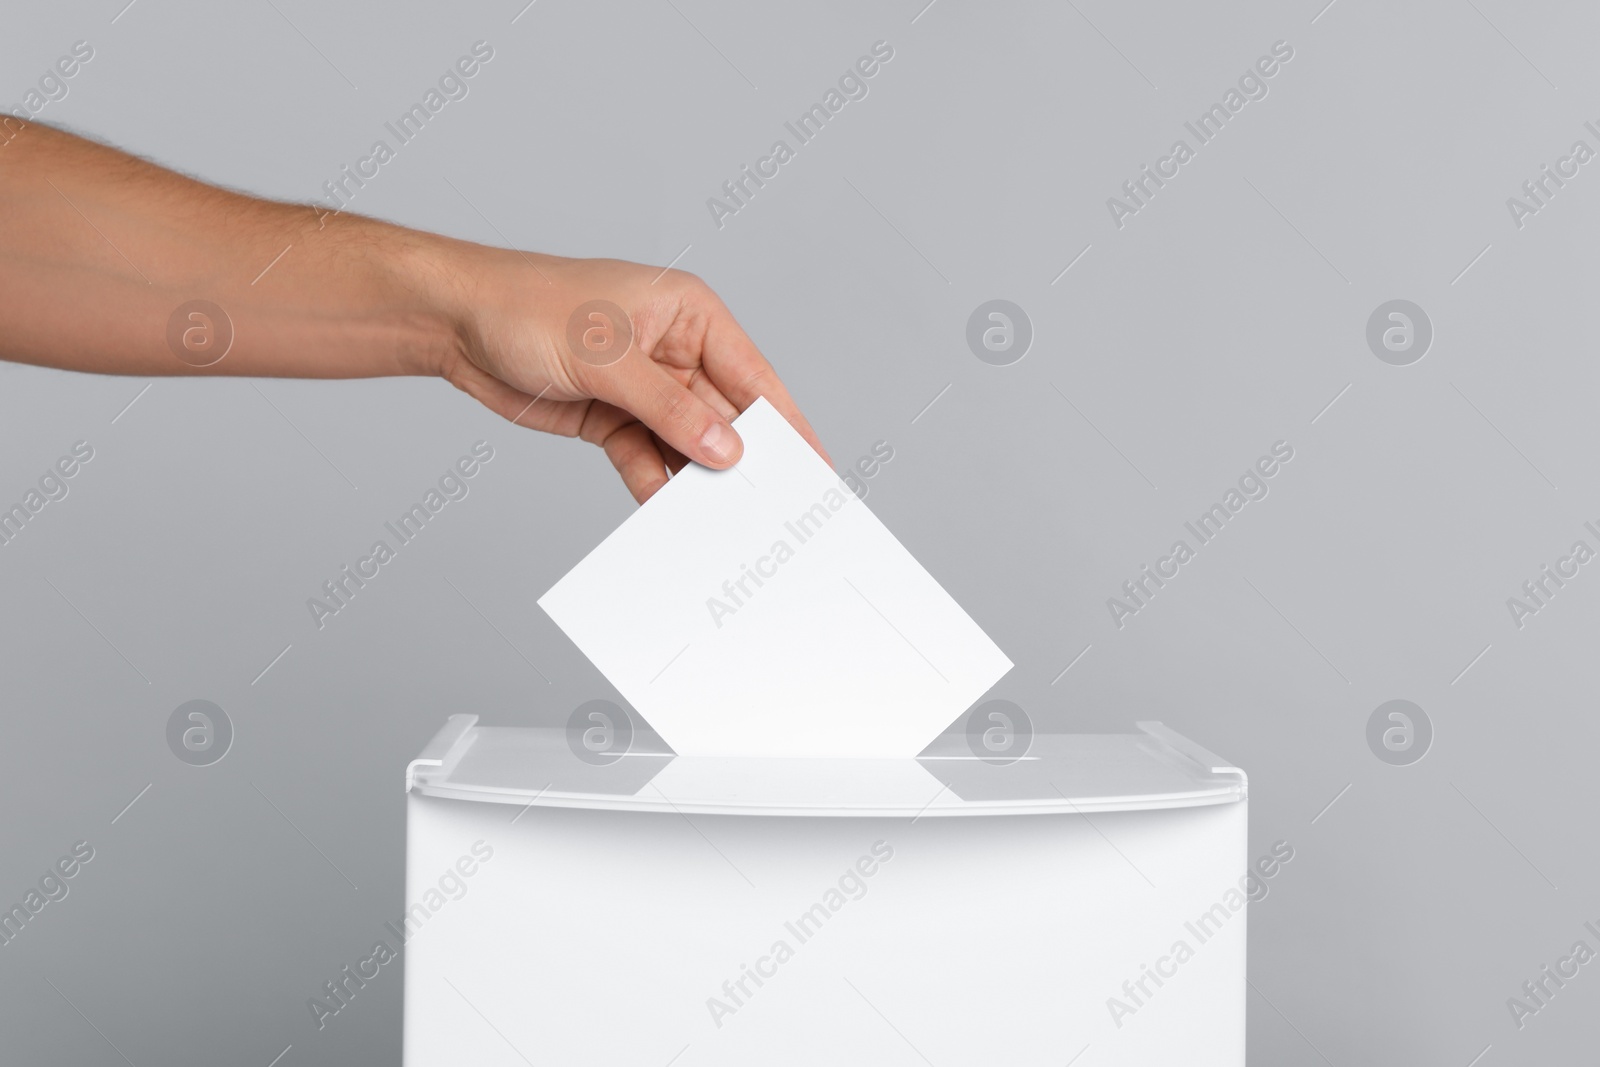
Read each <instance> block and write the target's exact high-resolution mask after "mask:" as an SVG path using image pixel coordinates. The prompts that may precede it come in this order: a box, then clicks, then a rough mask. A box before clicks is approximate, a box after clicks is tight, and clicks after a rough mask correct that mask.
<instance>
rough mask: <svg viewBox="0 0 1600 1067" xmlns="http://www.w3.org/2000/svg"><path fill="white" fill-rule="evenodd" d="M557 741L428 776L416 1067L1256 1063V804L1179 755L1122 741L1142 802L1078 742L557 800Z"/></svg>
mask: <svg viewBox="0 0 1600 1067" xmlns="http://www.w3.org/2000/svg"><path fill="white" fill-rule="evenodd" d="M459 718H465V717H459ZM458 725H459V724H458ZM540 733H553V732H548V731H545V732H541V731H531V730H530V731H479V730H478V729H477V728H476V727H470V726H469V727H468V728H465V729H464V730H462V731H459V732H458V733H457V734H454V735H451V736H446V735H447V734H450V731H448V730H447V731H446V732H445V733H442V734H441V738H442V740H440V741H438V742H436V752H435V754H434V758H432V759H426V760H424V761H419V764H420V766H419V767H418V769H417V770H416V773H415V776H414V777H415V779H416V781H417V786H416V787H415V788H413V789H412V790H411V792H410V794H409V796H408V800H407V804H408V808H407V858H406V867H407V874H406V882H407V886H406V890H407V892H406V899H407V903H408V906H411V905H420V908H419V907H413V909H412V911H411V922H410V925H409V926H408V928H407V929H408V935H409V939H408V940H407V942H406V944H405V949H404V956H405V972H406V973H405V1036H404V1052H405V1063H406V1065H407V1067H457V1065H460V1064H473V1065H479V1067H492V1065H500V1064H505V1065H508V1067H509V1065H516V1064H526V1063H535V1064H545V1063H559V1064H618V1065H624V1064H627V1065H633V1064H644V1065H651V1064H659V1065H661V1067H666V1065H668V1064H679V1065H683V1067H688V1065H735V1064H737V1065H740V1067H748V1065H751V1064H763V1065H773V1067H779V1065H795V1067H800V1065H804V1067H817V1065H819V1064H829V1065H841V1067H849V1065H858V1064H859V1065H868V1064H870V1065H873V1067H885V1065H897V1064H905V1065H907V1067H912V1065H921V1067H926V1065H927V1064H929V1063H932V1064H935V1065H938V1067H947V1065H959V1064H974V1065H978V1064H982V1065H986V1067H987V1065H1003V1067H1022V1065H1028V1064H1039V1065H1041V1067H1042V1065H1046V1064H1053V1065H1057V1067H1059V1065H1061V1064H1065V1063H1067V1062H1068V1061H1069V1060H1071V1059H1072V1058H1073V1057H1074V1056H1076V1055H1078V1054H1079V1053H1080V1052H1081V1053H1082V1055H1083V1058H1082V1059H1081V1060H1079V1061H1078V1063H1079V1064H1080V1067H1113V1065H1163V1067H1171V1065H1175V1064H1184V1065H1186V1067H1213V1065H1215V1067H1224V1065H1226V1067H1239V1065H1242V1064H1243V1063H1244V1055H1245V1053H1244V1048H1245V988H1246V985H1245V943H1246V938H1245V931H1246V913H1245V912H1246V909H1245V907H1244V906H1243V901H1242V898H1241V895H1240V893H1239V889H1240V885H1241V878H1242V876H1243V875H1244V874H1245V872H1246V870H1247V866H1248V858H1247V856H1246V818H1247V816H1246V801H1245V799H1244V784H1243V776H1242V775H1241V774H1239V773H1238V772H1236V771H1233V770H1232V769H1231V768H1227V767H1226V766H1225V765H1221V763H1220V761H1217V760H1215V758H1214V757H1210V754H1209V753H1205V752H1204V750H1201V749H1197V748H1194V747H1193V746H1189V747H1188V749H1187V754H1179V753H1175V752H1173V751H1171V750H1170V749H1169V748H1168V747H1167V745H1166V742H1172V741H1173V739H1174V738H1176V735H1171V734H1170V732H1168V733H1167V734H1166V735H1165V739H1164V741H1157V740H1153V739H1152V738H1150V737H1149V736H1148V735H1145V736H1143V737H1141V735H1115V736H1116V738H1117V739H1118V740H1119V741H1120V742H1126V743H1128V744H1127V746H1125V747H1129V746H1131V750H1133V751H1134V758H1135V759H1136V760H1137V759H1144V758H1145V757H1146V755H1148V754H1150V753H1154V755H1153V756H1152V757H1151V758H1153V759H1156V760H1157V761H1158V762H1160V763H1161V765H1160V766H1157V767H1156V768H1155V772H1154V775H1153V776H1152V774H1150V773H1146V772H1148V771H1150V768H1139V767H1129V768H1124V770H1126V771H1127V772H1128V773H1127V774H1126V775H1124V777H1128V778H1130V779H1131V780H1132V784H1135V785H1139V784H1141V783H1142V784H1144V785H1148V786H1152V787H1154V788H1153V790H1152V791H1149V792H1144V793H1140V792H1137V791H1122V792H1110V791H1108V790H1107V789H1105V788H1104V784H1105V782H1106V781H1107V780H1108V773H1109V775H1110V777H1111V778H1114V777H1115V776H1116V774H1117V773H1118V771H1117V768H1111V769H1110V771H1109V772H1108V771H1107V769H1106V768H1104V767H1100V766H1091V764H1095V763H1097V762H1100V760H1099V758H1098V757H1096V756H1095V754H1094V753H1095V751H1098V750H1092V751H1089V752H1088V753H1087V757H1088V758H1086V755H1085V752H1084V751H1083V750H1082V749H1081V746H1077V745H1075V744H1074V742H1073V740H1072V739H1068V740H1066V741H1064V742H1062V743H1061V744H1058V745H1057V746H1056V748H1055V752H1056V755H1055V757H1054V758H1052V757H1050V756H1048V755H1047V756H1046V757H1044V758H1041V759H1039V760H1035V761H1033V762H1032V763H1031V764H1030V765H1023V764H1017V765H1016V766H1015V767H1014V768H1011V767H997V766H993V765H990V764H983V763H976V762H968V763H961V762H960V761H959V760H958V759H950V760H945V761H941V760H921V761H810V760H793V761H783V760H779V761H752V762H753V763H754V764H757V766H753V767H739V766H736V765H735V764H736V763H737V761H733V762H732V763H728V762H724V763H723V764H721V765H710V764H706V763H705V761H703V760H702V761H689V760H671V759H670V758H667V757H663V756H660V755H645V756H642V757H639V758H638V759H635V758H634V757H633V756H630V757H628V758H629V759H630V760H634V762H633V764H632V765H631V766H632V768H633V770H634V772H636V773H634V774H633V775H632V777H629V776H628V774H627V773H625V770H626V769H625V768H616V767H613V768H603V769H601V770H600V771H596V772H595V773H596V774H602V775H609V776H610V777H609V780H608V782H605V783H601V784H600V785H599V786H597V785H596V783H595V782H592V781H591V782H584V781H581V780H580V781H579V782H578V783H577V784H578V785H579V786H581V787H582V788H573V787H572V783H571V782H568V783H562V782H557V781H547V782H546V783H545V784H544V785H542V786H541V785H532V784H531V783H532V782H533V781H534V780H536V779H538V778H540V777H545V778H551V777H552V773H553V772H551V771H550V770H549V767H548V764H543V763H541V760H543V759H544V758H545V756H547V755H548V754H549V753H550V752H553V751H558V750H560V749H561V748H564V746H561V745H560V742H559V734H557V740H556V741H554V742H551V741H550V739H549V738H544V739H542V740H540V739H537V738H534V737H532V736H531V735H536V734H540ZM480 735H482V736H480ZM520 735H529V736H520ZM1059 740H1061V739H1058V741H1059ZM1077 740H1083V739H1077ZM1042 741H1043V739H1041V742H1042ZM1176 742H1177V743H1180V744H1187V743H1186V742H1182V739H1181V738H1177V739H1176ZM475 747H476V748H477V751H476V752H474V748H475ZM1044 747H1046V748H1048V747H1049V746H1048V745H1045V746H1044ZM1196 753H1198V754H1199V755H1198V756H1194V754H1196ZM568 758H569V759H572V757H570V756H569V757H568ZM475 760H476V764H477V766H476V769H475V770H474V767H473V764H474V761H475ZM1185 760H1187V761H1189V763H1190V766H1187V767H1185V766H1182V764H1183V763H1184V761H1185ZM1162 761H1164V762H1162ZM573 762H574V763H576V760H573ZM891 762H893V763H896V764H900V766H889V765H888V764H889V763H891ZM1112 762H1115V760H1112ZM841 764H843V765H844V766H842V767H841V766H840V765H841ZM1168 764H1170V766H1168ZM1207 764H1211V765H1209V766H1208V765H1207ZM414 766H416V765H414ZM571 769H572V768H566V770H568V771H570V770H571ZM1169 770H1176V771H1179V772H1188V773H1190V774H1191V777H1192V778H1193V779H1194V782H1195V783H1197V788H1195V789H1189V790H1181V789H1180V790H1174V789H1171V788H1169V787H1170V786H1171V785H1172V782H1171V781H1170V778H1171V777H1172V776H1171V775H1168V776H1167V778H1166V779H1163V778H1162V776H1163V775H1166V774H1167V771H1169ZM561 771H562V768H560V767H557V769H556V772H554V777H559V776H560V772H561ZM590 771H591V769H588V768H585V769H583V770H582V771H581V772H580V773H579V778H580V779H581V778H582V777H583V775H586V774H589V773H590ZM640 771H642V772H643V774H642V776H643V777H645V778H647V780H645V781H643V782H638V783H637V789H636V790H635V785H636V780H637V779H638V778H639V777H641V774H640V773H637V772H640ZM1141 775H1142V776H1143V778H1141ZM1041 776H1043V777H1041ZM430 779H431V781H430ZM1041 781H1042V782H1044V784H1045V785H1048V786H1049V789H1048V793H1051V794H1054V795H1053V796H1050V795H1043V794H1045V793H1046V792H1047V791H1046V790H1045V789H1043V788H1041V787H1040V783H1041ZM1055 782H1059V784H1052V783H1055ZM1013 783H1015V784H1016V788H1010V787H1011V785H1012V784H1013ZM1074 784H1082V785H1084V786H1087V787H1094V788H1085V789H1076V790H1075V789H1073V788H1071V787H1072V785H1074ZM996 786H998V788H995V787H996ZM541 790H542V792H541ZM1230 790H1231V792H1230ZM808 791H814V792H815V794H816V796H815V797H814V798H813V800H811V801H808V800H807V799H806V797H807V793H808ZM958 792H959V793H963V794H965V795H964V796H962V795H958ZM1013 794H1026V795H1013ZM469 796H470V797H474V798H475V799H464V798H465V797H469ZM808 805H812V806H808ZM1074 809H1076V810H1074ZM807 811H810V812H813V813H812V814H805V812H807ZM815 812H827V813H826V814H816V813H815ZM1235 900H1238V901H1239V906H1238V907H1236V908H1235V907H1232V906H1231V904H1232V902H1233V901H1235ZM1179 946H1186V948H1180V947H1179ZM1152 971H1154V972H1155V976H1152V973H1151V972H1152ZM1158 979H1159V980H1158ZM1119 1005H1120V1006H1119ZM1086 1048H1087V1049H1088V1051H1084V1050H1085V1049H1086Z"/></svg>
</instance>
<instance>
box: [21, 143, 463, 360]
mask: <svg viewBox="0 0 1600 1067" xmlns="http://www.w3.org/2000/svg"><path fill="white" fill-rule="evenodd" d="M319 216H322V217H319ZM467 247H472V246H465V245H460V244H459V243H457V242H452V241H449V240H447V239H444V238H439V237H434V236H431V235H427V234H421V233H417V232H415V231H410V230H406V229H403V228H401V227H397V226H391V225H388V224H386V223H382V222H377V221H375V220H371V219H365V218H361V217H357V216H328V215H326V213H320V212H318V211H316V210H314V209H313V208H311V207H308V206H304V205H293V204H282V203H274V202H270V201H264V200H258V199H255V198H253V197H249V196H244V195H241V194H238V193H232V192H228V191H226V190H222V189H218V188H215V187H213V186H209V185H205V184H203V183H200V182H196V181H193V180H191V179H189V178H185V177H183V176H181V175H178V174H174V173H173V172H171V171H168V170H164V169H163V168H161V167H158V166H155V165H153V164H150V163H146V162H144V161H142V160H138V159H135V158H133V157H130V156H128V155H125V154H124V153H122V152H118V151H116V150H115V149H111V148H106V147H104V146H101V145H98V144H94V143H91V142H88V141H85V140H83V139H81V138H77V137H73V136H71V135H69V134H65V133H61V132H59V131H57V130H53V129H50V128H48V127H43V126H39V125H37V124H30V125H29V126H28V127H27V128H26V129H24V130H23V131H21V132H20V133H18V134H17V135H16V136H15V137H14V138H13V139H12V140H11V141H9V142H8V143H6V144H5V145H4V146H3V147H0V294H3V296H4V308H5V311H4V319H3V325H0V358H5V359H10V360H17V361H21V362H27V363H37V364H43V365H48V366H56V367H70V368H74V369H79V370H87V371H97V372H102V373H111V374H140V375H154V374H180V373H182V374H193V373H196V372H197V371H196V368H197V367H200V366H203V365H204V369H203V370H200V371H199V373H216V374H235V375H260V376H296V377H319V378H347V377H367V376H374V375H388V374H434V373H439V372H440V369H441V367H444V366H447V365H448V361H449V359H450V358H451V357H452V356H453V354H454V353H455V352H456V351H457V350H458V349H459V346H460V344H461V338H460V336H459V334H460V330H461V327H460V324H459V322H460V320H459V316H458V315H457V314H456V310H455V308H456V305H457V304H458V302H459V301H458V299H457V298H456V297H455V296H454V295H452V294H453V293H454V292H455V290H456V287H457V282H456V279H455V278H453V277H452V274H453V273H454V272H453V270H452V268H451V266H450V263H451V261H452V259H453V258H454V256H455V254H456V253H457V252H459V250H460V249H461V248H467ZM286 250H287V251H286ZM195 301H205V302H209V303H210V304H212V305H215V306H216V307H219V308H221V309H222V312H223V315H224V316H225V320H224V321H220V322H212V321H210V320H211V318H212V317H213V316H211V315H208V314H207V313H206V311H205V310H204V308H203V307H202V308H201V310H200V311H199V313H198V315H191V314H189V311H190V310H192V309H185V310H184V311H182V312H180V309H181V308H184V306H185V305H189V304H191V302H195ZM208 331H209V332H208ZM229 332H231V343H230V345H229V347H228V349H227V352H226V356H225V358H221V359H220V360H218V361H217V362H214V363H213V362H210V360H211V358H212V356H213V355H216V354H218V348H217V347H216V346H218V345H220V344H221V343H223V342H224V341H227V340H228V338H227V335H228V333H229ZM208 346H211V347H208ZM206 364H209V365H206Z"/></svg>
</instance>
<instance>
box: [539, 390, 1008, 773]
mask: <svg viewBox="0 0 1600 1067" xmlns="http://www.w3.org/2000/svg"><path fill="white" fill-rule="evenodd" d="M734 426H735V427H736V428H737V429H738V431H739V435H740V437H741V438H743V440H744V456H743V458H742V459H741V460H740V461H739V464H738V466H737V467H735V468H732V469H730V470H725V471H714V470H711V469H709V468H707V467H701V466H698V465H696V464H690V465H689V466H687V467H685V468H684V469H683V471H682V472H681V473H679V474H678V475H677V476H676V477H675V478H673V479H672V481H671V482H669V483H668V484H667V485H666V486H664V487H663V488H662V489H661V490H660V491H659V492H657V493H656V495H655V496H653V497H651V498H650V500H649V501H648V502H646V503H645V504H644V505H643V506H642V507H640V508H639V510H638V511H636V512H634V514H633V515H631V516H630V517H629V518H628V519H627V521H626V522H624V523H623V524H622V525H621V526H619V527H618V528H617V529H616V531H615V532H614V533H612V534H611V536H610V537H607V538H606V539H605V540H604V541H602V542H601V543H600V545H599V546H598V547H597V548H595V550H594V551H592V552H590V553H589V555H588V556H586V557H584V559H583V560H582V562H580V563H579V564H578V565H577V566H576V567H574V568H573V569H572V570H571V571H570V572H568V574H567V575H566V576H565V577H564V578H562V579H561V580H560V581H559V582H557V583H556V584H555V586H554V587H553V588H552V589H551V590H550V591H549V592H548V593H546V594H545V595H544V596H543V597H542V598H540V600H539V606H540V607H542V608H544V610H545V611H546V612H547V613H548V614H549V615H550V617H551V618H552V619H554V620H555V622H556V624H557V625H558V626H560V627H561V629H562V630H563V631H565V632H566V634H567V636H568V637H570V638H572V640H573V642H574V643H576V644H577V646H578V647H579V648H580V649H582V650H583V652H584V653H585V654H586V655H587V656H588V657H589V659H590V660H592V661H593V662H594V664H595V666H596V667H598V668H599V669H600V671H601V672H602V673H603V674H605V676H606V678H607V679H609V680H610V682H611V684H612V685H614V686H616V688H617V691H618V692H620V693H621V694H622V695H623V696H624V697H625V698H627V700H628V701H629V702H630V703H631V704H632V705H633V707H634V709H635V710H637V711H638V712H639V713H640V714H641V715H642V716H644V718H645V719H646V720H647V721H648V722H649V724H650V725H651V726H652V727H653V728H654V729H655V730H656V732H657V733H659V734H660V735H661V736H662V738H663V739H665V740H666V742H667V743H668V744H669V745H671V746H672V748H673V750H674V751H676V752H677V753H678V754H679V755H683V756H852V757H911V756H915V755H916V754H917V753H918V752H920V751H921V750H922V749H923V748H924V747H926V746H927V744H928V742H930V741H931V740H933V738H934V737H935V736H937V735H938V734H939V732H940V731H941V730H943V729H944V728H945V727H946V726H948V725H949V724H950V723H951V722H952V721H953V720H954V719H955V718H956V717H957V716H959V715H960V714H961V713H962V712H963V711H965V710H966V709H967V708H968V707H969V706H971V704H972V703H973V702H974V701H976V700H977V699H978V697H980V696H982V695H983V694H984V692H985V691H986V690H988V688H989V687H990V686H992V685H993V684H994V683H995V682H996V681H997V680H998V679H999V678H1000V677H1001V675H1003V674H1005V672H1006V671H1008V670H1010V669H1011V661H1010V660H1009V659H1007V658H1006V656H1005V654H1004V653H1003V652H1001V651H1000V649H999V648H997V647H996V646H995V643H994V642H993V641H991V640H989V637H988V635H987V634H985V633H984V632H983V631H982V630H981V629H979V628H978V625H977V624H976V623H975V622H973V621H972V619H971V618H970V617H968V615H967V614H966V612H964V611H962V610H961V607H960V606H959V605H958V604H956V602H955V601H954V600H952V599H951V598H950V595H949V594H948V593H946V592H945V591H944V589H943V588H942V587H940V585H939V583H938V582H936V581H934V579H933V576H932V575H930V574H929V573H928V572H927V571H925V570H923V568H922V565H921V564H919V563H918V562H917V561H916V560H915V559H913V558H912V556H911V553H909V552H907V551H906V549H905V546H903V545H902V544H900V542H899V541H897V540H896V539H895V537H894V535H893V534H891V533H890V532H889V531H888V529H887V528H886V527H885V526H884V525H883V523H881V522H879V521H878V518H877V516H875V515H873V514H872V512H871V511H869V510H867V506H866V505H865V504H864V503H862V502H861V500H860V499H859V498H858V497H857V496H856V495H855V494H854V493H853V492H851V491H850V489H849V488H847V487H846V486H845V485H844V483H843V482H842V481H841V480H840V479H839V477H838V475H836V474H835V473H834V472H833V471H832V470H830V469H829V467H828V465H827V463H825V462H824V461H823V459H822V457H820V456H818V455H817V454H816V452H814V451H812V449H811V446H810V445H808V444H806V442H805V439H804V438H802V437H801V436H800V434H799V433H797V432H796V431H795V430H794V428H793V427H791V426H790V425H789V424H788V422H787V421H786V420H785V419H784V418H783V416H782V415H780V414H778V412H777V410H776V409H774V408H773V407H772V405H771V404H769V403H768V402H767V401H766V400H765V399H762V400H758V401H756V403H754V404H753V405H751V407H750V409H749V410H748V411H746V412H745V413H744V414H742V415H740V416H739V417H738V418H737V419H736V420H735V421H734Z"/></svg>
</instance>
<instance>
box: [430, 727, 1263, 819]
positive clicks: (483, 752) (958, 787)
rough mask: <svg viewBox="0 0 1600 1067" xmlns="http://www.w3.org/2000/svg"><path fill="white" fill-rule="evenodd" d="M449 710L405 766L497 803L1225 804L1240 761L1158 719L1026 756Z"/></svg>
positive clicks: (851, 807)
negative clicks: (690, 736)
mask: <svg viewBox="0 0 1600 1067" xmlns="http://www.w3.org/2000/svg"><path fill="white" fill-rule="evenodd" d="M477 721H478V717H477V716H476V715H452V716H450V718H449V720H448V721H447V722H446V724H445V726H444V727H443V728H442V729H441V730H440V731H439V732H438V734H437V735H435V736H434V738H433V740H432V741H431V742H429V744H428V745H427V747H426V748H424V750H423V752H422V754H421V755H420V756H419V757H418V758H417V759H415V760H413V761H412V762H411V764H410V766H409V767H408V768H407V769H406V789H407V791H408V792H416V793H419V794H422V795H424V796H433V797H445V798H450V799H455V800H470V801H481V802H488V803H497V804H517V805H539V806H544V807H560V808H590V809H601V810H611V811H646V812H649V811H654V812H680V813H684V812H687V813H700V814H717V815H790V816H856V817H901V816H903V817H906V818H920V817H923V816H927V817H944V816H955V815H1020V814H1048V813H1083V812H1102V811H1147V810H1152V809H1161V808H1186V807H1198V806H1203V805H1208V804H1228V803H1232V802H1234V801H1239V800H1243V799H1245V795H1246V780H1245V774H1244V772H1243V771H1241V770H1239V769H1238V768H1236V767H1233V766H1232V765H1230V764H1229V763H1228V762H1227V761H1225V760H1223V759H1221V758H1219V757H1217V756H1215V755H1214V754H1212V753H1211V752H1209V751H1207V750H1206V749H1204V748H1202V747H1201V746H1199V745H1197V744H1195V743H1194V742H1192V741H1190V740H1188V739H1187V738H1185V737H1183V736H1182V735H1181V734H1178V733H1177V732H1175V731H1173V730H1169V729H1168V728H1167V727H1165V726H1163V725H1162V724H1161V723H1159V722H1141V723H1139V724H1138V726H1139V729H1140V731H1141V732H1140V733H1136V734H1047V733H1041V734H1038V735H1036V736H1034V737H1033V738H1032V739H1031V742H1030V743H1029V744H1028V745H1027V747H1026V750H1025V752H1024V753H1023V754H1021V755H1020V756H1008V757H1006V758H998V757H994V756H991V755H981V754H979V753H978V752H975V751H973V748H972V746H969V744H968V742H967V738H966V737H965V736H963V735H951V734H946V735H942V736H941V737H940V738H938V739H937V740H936V741H935V742H934V743H933V744H932V745H930V746H929V747H928V748H927V749H926V750H925V751H924V752H923V753H922V754H921V755H920V756H918V757H917V758H915V759H810V758H806V759H781V758H739V757H728V756H700V757H688V756H677V755H674V754H673V753H672V751H671V750H670V749H668V748H667V747H666V746H665V745H664V744H663V743H662V742H661V741H660V739H659V738H658V737H656V736H655V735H654V734H650V733H646V732H643V731H641V732H639V733H638V734H637V735H635V736H634V737H633V738H632V739H631V742H630V744H629V745H628V746H627V748H626V751H623V752H620V753H619V752H594V751H590V750H589V749H588V748H587V747H585V745H584V744H583V743H582V740H581V738H579V737H574V736H573V735H572V734H571V733H570V732H569V731H567V730H563V729H560V728H554V727H503V726H501V727H497V726H479V725H477Z"/></svg>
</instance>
